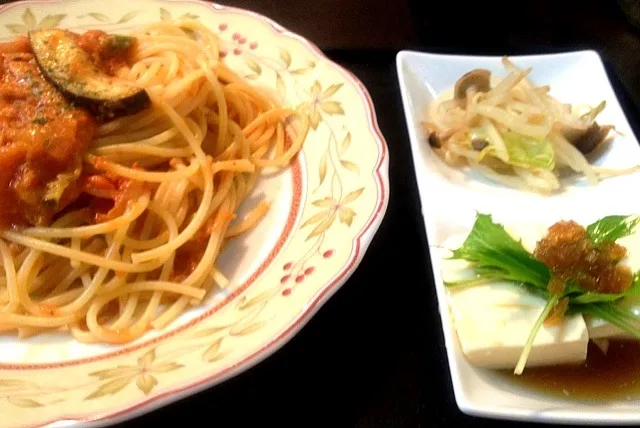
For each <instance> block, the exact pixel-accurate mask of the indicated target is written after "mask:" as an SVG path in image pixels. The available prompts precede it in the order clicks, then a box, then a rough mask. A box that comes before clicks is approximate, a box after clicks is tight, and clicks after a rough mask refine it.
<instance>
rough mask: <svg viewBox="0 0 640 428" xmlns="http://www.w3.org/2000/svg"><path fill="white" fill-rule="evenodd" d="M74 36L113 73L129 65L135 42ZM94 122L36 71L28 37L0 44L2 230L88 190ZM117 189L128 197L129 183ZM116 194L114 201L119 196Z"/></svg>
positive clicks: (48, 214) (32, 220)
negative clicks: (82, 181) (86, 168)
mask: <svg viewBox="0 0 640 428" xmlns="http://www.w3.org/2000/svg"><path fill="white" fill-rule="evenodd" d="M77 37H78V43H79V44H80V45H81V46H82V48H83V49H84V50H85V51H86V52H88V53H90V54H91V56H92V58H93V60H94V61H95V63H96V64H97V65H98V66H99V67H100V68H101V69H102V70H103V71H105V72H106V73H108V74H111V75H113V74H114V73H115V72H116V71H117V69H118V68H119V67H122V66H124V65H125V64H127V61H129V59H130V56H131V54H132V52H133V47H134V44H135V39H132V38H129V37H125V36H110V35H107V34H106V33H104V32H102V31H88V32H87V33H84V34H82V35H78V36H77ZM97 125H98V124H97V122H96V119H95V118H94V117H93V116H92V115H90V114H89V113H88V112H87V111H86V110H84V109H82V108H79V107H75V106H74V105H73V104H72V103H70V102H69V101H68V100H66V99H65V98H64V97H63V96H62V95H61V94H60V93H59V92H58V91H57V90H56V89H55V88H54V87H53V86H52V85H51V84H50V83H49V82H48V81H47V80H46V79H45V78H44V77H43V76H42V74H41V73H40V70H39V68H38V65H37V63H36V61H35V59H34V56H33V54H32V52H31V49H30V46H29V41H28V39H27V38H26V37H20V38H18V39H16V40H14V41H12V42H8V43H0V229H6V228H11V227H20V226H42V225H47V224H49V223H50V222H51V221H52V219H53V217H54V216H55V214H56V213H58V212H60V211H61V210H62V209H64V208H65V207H66V206H68V205H69V204H70V203H71V202H73V201H74V200H75V199H76V198H77V197H78V196H79V195H80V193H81V192H82V191H83V190H87V188H86V186H84V185H83V186H79V185H78V179H79V178H80V177H81V176H82V175H83V174H82V170H83V157H84V155H85V153H86V152H87V149H88V147H89V143H90V141H91V140H92V138H93V137H94V134H95V132H96V128H97ZM83 187H85V188H84V189H83ZM121 189H122V192H121V193H123V194H126V195H127V196H130V195H131V191H130V189H129V187H127V186H124V185H120V186H119V187H118V188H117V189H116V190H121ZM125 189H127V190H125ZM114 195H115V194H114ZM112 196H113V195H112ZM116 199H117V201H116V205H118V206H120V205H121V204H122V201H123V200H124V196H120V197H118V198H117V197H116V196H113V200H116ZM108 217H110V216H107V217H105V218H108Z"/></svg>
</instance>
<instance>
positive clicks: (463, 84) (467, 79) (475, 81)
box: [453, 68, 491, 100]
mask: <svg viewBox="0 0 640 428" xmlns="http://www.w3.org/2000/svg"><path fill="white" fill-rule="evenodd" d="M472 88H473V89H474V90H475V91H476V92H489V91H490V90H491V72H490V71H489V70H485V69H483V68H476V69H474V70H471V71H470V72H468V73H466V74H464V75H463V76H462V77H461V78H459V79H458V81H457V82H456V85H455V87H454V89H453V96H454V98H455V99H457V100H464V99H465V98H466V97H467V91H468V90H469V89H472Z"/></svg>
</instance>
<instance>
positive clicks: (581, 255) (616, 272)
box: [534, 221, 633, 293]
mask: <svg viewBox="0 0 640 428" xmlns="http://www.w3.org/2000/svg"><path fill="white" fill-rule="evenodd" d="M626 252H627V250H626V249H625V248H624V247H622V246H621V245H618V244H616V243H613V242H606V243H603V244H602V245H600V246H598V247H596V246H594V245H593V243H592V242H591V240H590V239H589V236H588V234H587V231H586V229H585V228H584V227H583V226H581V225H579V224H578V223H576V222H574V221H561V222H558V223H556V224H554V225H553V226H551V227H550V228H549V232H548V234H547V235H546V236H545V237H544V238H543V239H541V240H540V241H539V242H538V244H537V245H536V249H535V251H534V256H535V258H536V259H538V260H540V261H541V262H542V263H544V264H545V265H547V267H548V268H549V270H551V273H552V275H553V277H554V279H556V280H555V281H554V280H552V281H551V283H550V287H551V288H554V287H558V286H559V287H562V285H563V284H564V282H565V281H567V280H569V279H571V280H573V281H574V282H576V283H577V285H578V286H579V287H580V288H582V289H583V290H588V291H595V292H599V293H620V292H622V291H625V290H627V289H628V288H629V287H630V286H631V283H632V281H633V274H632V272H631V269H630V268H629V267H628V266H625V265H622V264H619V263H618V262H619V261H620V260H622V259H623V258H624V257H625V256H626ZM558 280H560V281H558ZM550 291H552V292H553V291H556V292H558V291H562V290H553V289H550Z"/></svg>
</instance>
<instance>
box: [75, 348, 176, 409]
mask: <svg viewBox="0 0 640 428" xmlns="http://www.w3.org/2000/svg"><path fill="white" fill-rule="evenodd" d="M155 359H156V350H155V348H153V349H151V350H149V351H147V352H146V353H145V354H144V355H142V356H141V357H140V358H138V365H136V366H118V367H115V368H113V369H107V370H100V371H97V372H94V373H90V374H89V376H95V377H97V378H98V379H100V380H107V379H110V380H109V381H108V382H105V383H103V384H102V385H100V387H98V389H96V390H95V391H94V392H93V393H92V394H91V395H89V396H87V397H86V398H85V400H91V399H94V398H100V397H104V396H105V395H113V394H115V393H117V392H119V391H121V390H123V389H124V388H125V387H126V386H127V385H129V384H130V383H131V382H133V381H134V380H135V381H136V386H137V387H138V389H139V390H140V391H142V392H144V394H145V395H148V394H149V393H150V392H151V391H152V390H153V388H154V387H155V386H156V385H157V384H158V380H157V379H156V378H155V376H153V375H154V374H158V373H168V372H171V371H174V370H177V369H179V368H181V367H184V366H183V365H182V364H178V363H173V362H170V363H163V364H154V362H155Z"/></svg>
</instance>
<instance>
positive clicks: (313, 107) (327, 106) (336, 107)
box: [299, 80, 344, 129]
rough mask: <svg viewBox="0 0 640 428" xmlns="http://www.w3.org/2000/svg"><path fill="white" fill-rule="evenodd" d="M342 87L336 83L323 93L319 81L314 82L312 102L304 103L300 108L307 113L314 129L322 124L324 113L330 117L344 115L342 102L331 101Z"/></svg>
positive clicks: (311, 94) (311, 92) (311, 91)
mask: <svg viewBox="0 0 640 428" xmlns="http://www.w3.org/2000/svg"><path fill="white" fill-rule="evenodd" d="M341 87H342V83H336V84H333V85H331V86H329V87H328V88H327V89H325V90H324V91H323V90H322V86H321V85H320V82H318V81H317V80H316V81H315V82H313V86H311V90H310V93H309V95H310V97H311V100H310V101H307V102H304V103H302V104H301V105H300V107H299V108H300V109H301V110H302V111H307V114H308V115H309V122H310V124H311V127H312V128H313V129H316V128H318V125H319V124H320V122H322V113H324V114H328V115H336V114H337V115H343V114H344V110H343V108H342V105H341V104H340V102H339V101H334V100H331V97H332V96H333V95H334V94H335V93H336V92H338V90H339V89H340V88H341Z"/></svg>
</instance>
